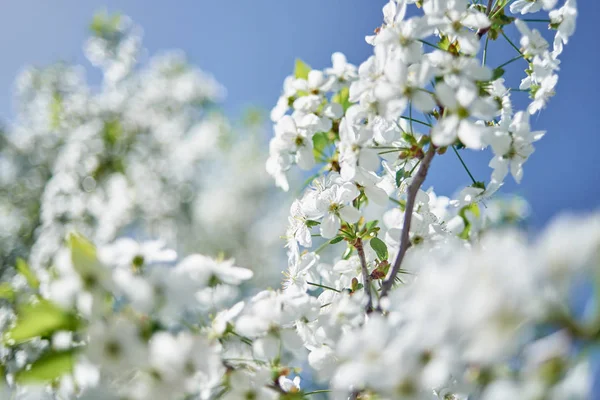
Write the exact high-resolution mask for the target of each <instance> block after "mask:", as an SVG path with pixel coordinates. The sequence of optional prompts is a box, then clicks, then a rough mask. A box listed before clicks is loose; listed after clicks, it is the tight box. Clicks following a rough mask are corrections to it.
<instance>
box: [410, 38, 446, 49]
mask: <svg viewBox="0 0 600 400" xmlns="http://www.w3.org/2000/svg"><path fill="white" fill-rule="evenodd" d="M417 40H418V41H419V42H421V43H423V44H426V45H427V46H431V47H435V48H436V49H438V50H442V51H448V50H444V49H442V48H441V47H440V46H438V45H436V44H433V43H431V42H428V41H426V40H423V39H417Z"/></svg>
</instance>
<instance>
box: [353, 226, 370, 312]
mask: <svg viewBox="0 0 600 400" xmlns="http://www.w3.org/2000/svg"><path fill="white" fill-rule="evenodd" d="M354 248H355V249H356V252H357V253H358V258H359V259H360V266H361V271H362V278H363V286H364V289H365V293H366V294H367V306H366V307H365V309H366V311H367V313H370V312H371V311H373V297H372V295H371V274H369V269H368V268H367V259H366V257H365V250H364V248H363V241H362V239H361V238H357V239H356V241H355V242H354Z"/></svg>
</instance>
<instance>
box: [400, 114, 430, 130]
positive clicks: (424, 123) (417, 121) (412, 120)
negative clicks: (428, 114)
mask: <svg viewBox="0 0 600 400" xmlns="http://www.w3.org/2000/svg"><path fill="white" fill-rule="evenodd" d="M400 118H402V119H405V120H407V121H411V122H416V123H417V124H421V125H425V126H429V127H431V124H428V123H427V122H425V121H420V120H418V119H414V118H411V117H405V116H404V115H401V116H400Z"/></svg>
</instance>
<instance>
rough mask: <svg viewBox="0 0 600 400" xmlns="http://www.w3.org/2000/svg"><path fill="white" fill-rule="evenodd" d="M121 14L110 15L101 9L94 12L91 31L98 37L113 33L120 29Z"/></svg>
mask: <svg viewBox="0 0 600 400" xmlns="http://www.w3.org/2000/svg"><path fill="white" fill-rule="evenodd" d="M120 23H121V15H120V14H118V13H116V14H113V15H109V14H108V13H107V12H106V11H100V12H97V13H96V14H94V16H93V18H92V23H91V24H90V31H92V33H93V34H94V35H96V36H98V37H105V36H108V35H110V34H113V33H115V32H116V31H117V29H119V24H120Z"/></svg>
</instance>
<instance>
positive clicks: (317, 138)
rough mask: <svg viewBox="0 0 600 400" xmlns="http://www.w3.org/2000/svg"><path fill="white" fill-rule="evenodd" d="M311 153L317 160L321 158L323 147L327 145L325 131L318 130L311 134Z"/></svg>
mask: <svg viewBox="0 0 600 400" xmlns="http://www.w3.org/2000/svg"><path fill="white" fill-rule="evenodd" d="M312 141H313V154H314V156H315V158H316V159H317V160H319V159H321V157H322V154H323V153H324V150H325V148H327V146H328V145H329V140H328V139H327V133H326V132H319V133H316V134H315V135H313V138H312Z"/></svg>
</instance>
